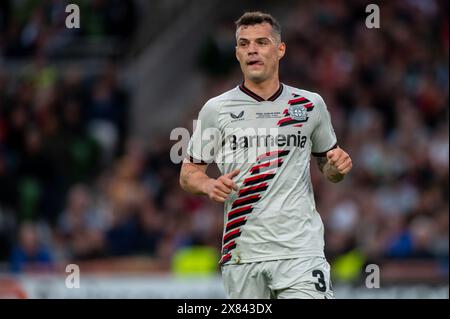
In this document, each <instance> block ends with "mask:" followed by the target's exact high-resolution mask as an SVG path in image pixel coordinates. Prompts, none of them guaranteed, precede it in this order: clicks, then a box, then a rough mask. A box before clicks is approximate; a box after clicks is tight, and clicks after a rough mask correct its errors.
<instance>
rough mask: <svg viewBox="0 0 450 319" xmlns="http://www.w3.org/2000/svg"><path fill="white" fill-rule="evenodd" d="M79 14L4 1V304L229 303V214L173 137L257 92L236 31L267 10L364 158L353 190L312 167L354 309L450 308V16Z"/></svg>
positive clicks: (351, 5) (137, 6)
mask: <svg viewBox="0 0 450 319" xmlns="http://www.w3.org/2000/svg"><path fill="white" fill-rule="evenodd" d="M68 3H69V2H67V1H57V0H43V1H34V0H3V1H1V3H0V297H19V298H20V297H31V298H46V297H54V298H60V297H77V298H78V297H79V298H87V297H122V298H129V297H132V298H140V297H142V298H176V297H183V298H220V297H222V296H223V290H222V286H221V282H220V276H219V273H218V268H217V260H218V253H219V250H220V241H221V234H222V225H223V216H222V211H221V206H220V205H215V204H213V203H211V202H209V201H208V200H207V199H206V198H205V197H193V196H190V195H188V194H186V193H184V192H183V191H182V190H181V189H180V187H179V184H178V174H179V168H180V166H179V164H174V163H172V162H171V161H170V157H169V154H170V149H171V147H172V145H174V143H176V142H177V141H176V140H170V138H169V136H170V132H171V130H172V129H173V128H175V127H185V128H188V129H189V130H190V131H192V120H193V119H195V118H196V116H197V113H198V111H199V109H200V108H201V106H202V105H203V103H205V101H206V100H207V99H209V98H210V97H212V96H215V95H217V94H219V93H220V92H223V91H225V90H228V89H230V88H232V87H234V86H235V85H237V84H238V83H240V82H241V81H242V78H241V74H240V70H239V68H238V64H237V62H236V61H235V57H234V41H235V40H234V24H233V21H234V20H236V18H237V17H239V16H240V15H241V14H242V13H243V12H244V11H245V10H254V9H259V10H263V11H268V12H271V13H272V14H273V15H274V16H275V17H277V18H278V19H279V20H280V22H281V24H282V28H283V38H284V41H285V42H286V43H287V48H288V49H287V55H286V57H285V58H284V59H283V60H282V63H281V78H282V82H284V83H286V84H289V85H292V86H297V87H301V88H304V89H307V90H311V91H315V92H318V93H320V94H321V95H322V96H323V97H324V99H325V101H326V102H327V104H328V108H329V110H330V112H331V115H332V119H333V123H334V126H335V130H336V133H337V136H338V138H339V144H340V145H341V146H342V147H343V148H344V149H346V150H348V152H349V153H350V155H351V156H352V157H353V163H354V168H353V172H352V173H351V174H350V175H349V176H348V177H347V178H346V180H345V181H344V182H343V183H341V184H337V185H334V184H331V183H329V182H327V181H326V180H325V179H324V178H323V177H322V176H321V175H320V173H319V172H318V170H317V167H316V165H315V163H312V165H311V166H312V178H313V183H314V186H315V196H316V201H317V205H318V210H319V212H320V213H321V216H322V219H323V221H324V223H325V230H326V255H327V258H328V259H329V261H330V263H331V264H332V268H333V283H334V286H335V291H336V294H337V297H338V298H379V297H384V298H403V297H410V298H442V297H444V298H448V246H449V238H448V235H449V231H448V218H449V214H448V211H449V205H448V150H449V145H448V57H449V56H448V53H449V52H448V49H449V35H448V31H449V30H448V2H447V1H444V0H442V1H439V0H426V1H425V0H423V1H420V0H405V1H377V2H375V3H377V4H378V5H379V7H380V13H381V28H379V29H368V28H367V27H366V26H365V19H366V16H367V15H368V13H366V12H365V8H366V5H367V4H369V3H371V2H368V1H359V0H351V1H331V0H324V1H279V2H278V1H277V2H276V4H275V2H270V1H227V2H226V3H223V2H221V1H217V0H210V1H205V0H197V1H195V0H176V1H175V0H173V1H144V0H134V1H116V0H95V1H87V0H86V1H81V0H80V1H70V3H76V4H79V5H80V9H81V28H80V29H70V30H69V29H67V28H65V25H64V21H65V18H66V15H67V14H66V13H65V5H66V4H68ZM211 174H217V171H216V170H215V169H214V168H212V169H211ZM68 264H77V265H79V267H80V270H81V288H80V289H67V288H66V287H65V284H64V283H65V278H66V276H67V273H66V272H65V270H66V265H68ZM368 264H376V265H378V266H379V267H380V271H381V288H380V289H367V288H366V287H365V285H364V283H365V279H366V276H367V273H366V272H365V269H366V268H365V267H366V265H368Z"/></svg>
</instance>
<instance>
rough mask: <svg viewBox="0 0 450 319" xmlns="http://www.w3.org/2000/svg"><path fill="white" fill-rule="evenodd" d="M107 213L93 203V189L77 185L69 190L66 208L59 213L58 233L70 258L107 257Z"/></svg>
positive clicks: (61, 243) (67, 257)
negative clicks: (104, 213)
mask: <svg viewBox="0 0 450 319" xmlns="http://www.w3.org/2000/svg"><path fill="white" fill-rule="evenodd" d="M106 224H107V222H106V221H105V216H102V213H101V212H100V211H98V210H97V209H96V208H95V207H93V203H92V198H91V195H90V192H89V189H88V188H87V187H86V186H84V185H74V186H73V187H72V188H71V189H70V190H69V193H68V198H67V204H66V207H65V210H64V212H62V214H61V215H60V216H59V222H58V229H57V234H58V235H59V238H60V239H59V244H60V245H62V247H64V250H65V251H64V253H66V254H68V256H66V259H69V260H84V259H88V258H98V257H103V251H104V229H105V228H106Z"/></svg>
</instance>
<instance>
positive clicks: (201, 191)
mask: <svg viewBox="0 0 450 319" xmlns="http://www.w3.org/2000/svg"><path fill="white" fill-rule="evenodd" d="M210 179H211V178H210V177H208V175H206V173H205V172H203V171H202V170H200V169H198V168H197V167H195V166H192V165H189V164H185V165H184V167H183V169H182V171H181V174H180V185H181V187H182V188H183V189H184V190H185V191H187V192H189V193H192V194H195V195H206V194H207V193H206V190H205V186H206V182H207V181H209V180H210Z"/></svg>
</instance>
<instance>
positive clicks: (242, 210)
mask: <svg viewBox="0 0 450 319" xmlns="http://www.w3.org/2000/svg"><path fill="white" fill-rule="evenodd" d="M288 154H289V150H277V151H273V152H267V153H264V154H262V155H260V156H258V158H257V159H256V164H255V165H254V166H252V167H251V168H250V170H249V172H250V176H248V177H247V178H245V179H244V182H243V187H242V188H241V189H240V190H239V192H238V197H237V198H236V200H235V201H234V202H233V203H232V204H231V211H229V212H228V214H227V224H226V225H225V234H224V236H223V241H222V259H221V260H220V264H221V265H223V264H225V263H226V262H228V261H229V260H230V259H231V251H232V250H233V249H234V248H236V241H235V239H236V238H238V237H239V236H240V235H241V228H242V226H244V225H245V223H246V222H247V218H248V216H249V215H250V214H251V213H252V211H253V205H254V204H255V203H257V202H258V201H259V200H260V199H261V196H262V193H263V192H265V191H266V190H267V188H268V187H269V181H270V180H271V179H273V178H274V177H275V174H276V170H277V168H279V167H281V166H282V165H283V161H284V158H285V157H286V156H287V155H288Z"/></svg>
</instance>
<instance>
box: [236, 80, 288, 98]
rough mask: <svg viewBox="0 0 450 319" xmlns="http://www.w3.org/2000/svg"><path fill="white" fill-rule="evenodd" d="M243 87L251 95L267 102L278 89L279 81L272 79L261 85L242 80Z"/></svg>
mask: <svg viewBox="0 0 450 319" xmlns="http://www.w3.org/2000/svg"><path fill="white" fill-rule="evenodd" d="M244 85H245V87H246V88H247V89H249V90H251V91H252V92H253V93H256V94H258V95H259V96H260V97H262V98H263V99H264V100H267V99H268V98H270V97H271V96H272V95H274V94H275V92H276V91H277V90H278V89H279V88H280V80H279V79H278V78H274V79H271V80H267V81H264V82H261V83H255V82H252V81H250V80H247V79H246V80H244Z"/></svg>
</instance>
